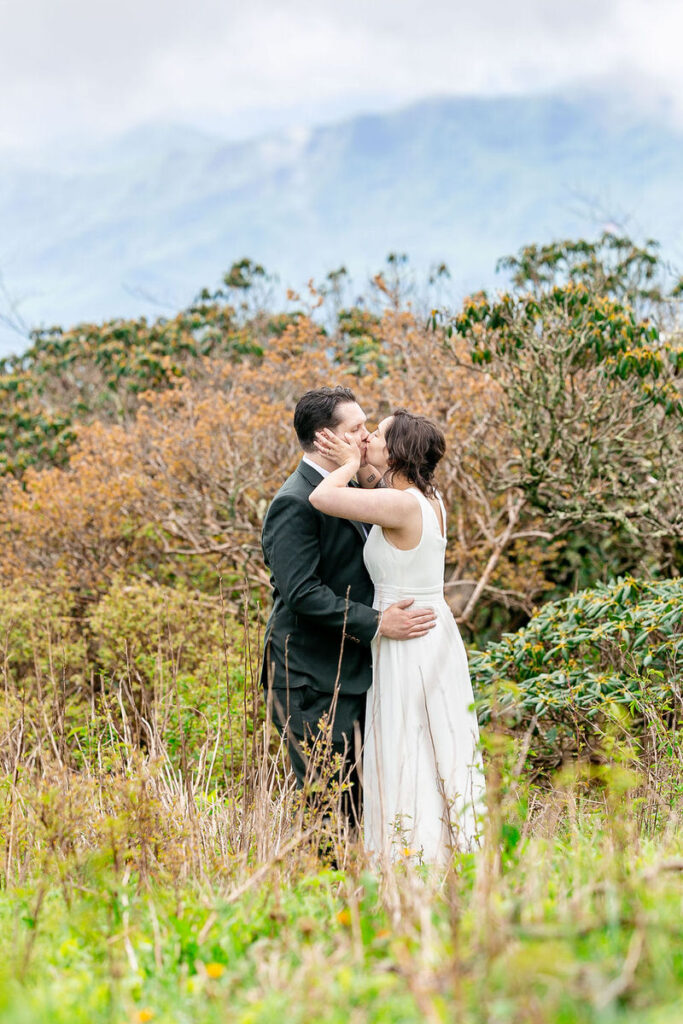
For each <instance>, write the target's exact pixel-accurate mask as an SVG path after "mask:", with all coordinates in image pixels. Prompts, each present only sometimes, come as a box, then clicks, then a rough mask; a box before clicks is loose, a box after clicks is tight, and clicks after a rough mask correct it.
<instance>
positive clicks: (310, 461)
mask: <svg viewBox="0 0 683 1024" xmlns="http://www.w3.org/2000/svg"><path fill="white" fill-rule="evenodd" d="M302 460H303V461H304V462H305V463H306V465H307V466H310V467H311V469H315V470H316V472H318V473H320V475H321V476H329V475H330V473H331V472H332V471H331V470H330V469H323V467H322V466H319V465H318V463H317V462H314V461H313V459H309V457H308V455H304V456H302Z"/></svg>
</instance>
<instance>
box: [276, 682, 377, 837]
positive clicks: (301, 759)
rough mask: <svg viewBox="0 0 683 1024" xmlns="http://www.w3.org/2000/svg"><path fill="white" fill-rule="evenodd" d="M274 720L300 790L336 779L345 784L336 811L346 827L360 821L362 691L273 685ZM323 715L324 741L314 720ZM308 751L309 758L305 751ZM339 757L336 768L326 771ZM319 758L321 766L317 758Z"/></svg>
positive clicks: (363, 713) (363, 707)
mask: <svg viewBox="0 0 683 1024" xmlns="http://www.w3.org/2000/svg"><path fill="white" fill-rule="evenodd" d="M270 698H271V714H272V719H273V722H274V724H275V726H276V728H277V730H278V732H279V733H280V735H281V736H283V738H284V740H285V742H286V744H287V751H288V753H289V758H290V761H291V763H292V768H293V770H294V774H295V775H296V780H297V785H298V786H299V788H307V789H308V788H310V789H311V790H312V791H315V786H316V784H317V783H320V782H322V784H323V785H329V784H330V783H331V782H332V781H334V780H335V779H339V781H340V782H342V783H346V786H345V788H344V790H343V792H342V795H341V812H342V814H343V815H344V816H345V817H346V818H347V820H348V823H349V826H350V827H351V828H357V827H358V826H359V824H360V820H361V811H362V793H361V778H360V774H359V769H360V765H361V744H362V741H363V730H364V727H365V702H366V694H365V693H353V694H342V693H337V694H336V697H335V695H333V694H331V693H321V692H320V691H318V690H314V689H313V688H312V687H310V686H300V687H293V688H289V689H284V688H280V687H273V689H272V690H271V693H270ZM325 716H327V721H328V722H330V723H331V729H330V732H329V734H328V736H329V743H328V744H325V743H324V741H323V737H322V736H321V733H320V728H319V722H320V720H321V719H322V718H324V717H325ZM307 749H308V750H309V751H311V752H312V753H311V756H309V755H307V753H306V750H307ZM335 755H339V758H340V761H341V770H340V772H334V773H331V772H330V765H331V763H332V762H333V759H334V758H335ZM321 759H322V764H319V763H318V762H319V761H320V760H321Z"/></svg>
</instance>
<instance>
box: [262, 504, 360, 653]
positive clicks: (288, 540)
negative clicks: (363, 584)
mask: <svg viewBox="0 0 683 1024" xmlns="http://www.w3.org/2000/svg"><path fill="white" fill-rule="evenodd" d="M318 527H319V523H318V519H317V514H316V512H315V510H314V509H313V507H312V506H311V505H310V504H309V502H308V501H306V502H304V501H301V500H299V499H296V498H291V497H287V498H279V499H276V500H275V501H274V502H273V504H272V505H271V507H270V509H269V511H268V515H267V517H266V521H265V523H264V527H263V554H264V556H265V560H266V564H267V565H268V567H269V569H270V571H271V572H272V574H273V578H274V580H275V585H276V586H277V589H278V591H279V593H280V595H281V597H282V600H283V601H284V603H285V604H286V605H287V607H288V608H289V609H290V610H291V611H292V612H294V614H295V615H305V616H306V618H308V619H311V620H313V621H315V622H317V623H319V624H320V625H321V626H327V627H330V628H333V629H335V628H336V629H339V630H341V629H342V628H343V627H344V621H346V635H347V636H350V637H352V638H353V639H355V640H359V641H360V642H361V643H364V644H369V643H370V641H371V640H372V638H373V637H374V635H375V633H376V632H377V625H378V621H379V616H378V613H377V612H376V611H375V610H374V609H373V608H370V607H369V606H368V605H366V604H362V603H361V602H359V601H351V600H347V599H346V597H339V595H337V594H335V592H334V591H333V590H331V589H330V587H328V586H327V585H326V584H325V583H323V582H322V580H321V579H320V577H319V575H318V565H319V563H320V539H319V534H318Z"/></svg>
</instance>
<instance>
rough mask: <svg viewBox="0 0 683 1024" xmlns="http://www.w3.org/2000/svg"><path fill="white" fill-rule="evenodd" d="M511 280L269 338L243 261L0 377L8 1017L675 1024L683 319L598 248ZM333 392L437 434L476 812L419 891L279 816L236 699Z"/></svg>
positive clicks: (256, 727)
mask: <svg viewBox="0 0 683 1024" xmlns="http://www.w3.org/2000/svg"><path fill="white" fill-rule="evenodd" d="M508 270H509V271H510V273H511V280H512V283H511V286H510V288H509V290H508V291H507V292H505V293H501V294H500V295H498V296H486V295H484V294H480V295H477V296H472V297H471V298H469V299H468V300H466V301H465V303H463V305H462V306H461V307H460V308H459V309H457V310H440V311H437V310H432V309H429V310H427V311H426V312H425V311H424V310H422V309H421V308H420V307H419V303H418V302H417V300H416V299H415V297H414V296H412V297H411V292H410V288H409V287H408V286H407V285H406V281H408V284H409V283H410V282H409V278H406V268H405V266H404V265H403V264H402V262H401V260H399V259H398V258H396V257H393V258H391V259H390V260H389V262H388V264H387V267H386V268H384V270H383V271H382V272H379V273H378V275H377V276H376V278H375V280H374V282H373V285H372V288H371V291H370V293H369V296H368V298H367V301H365V302H364V303H360V304H359V303H355V304H354V303H350V302H348V301H346V300H347V296H345V293H344V281H343V274H341V273H337V274H333V275H330V276H329V277H328V279H326V281H325V282H324V283H322V284H321V285H319V286H313V285H312V286H311V289H310V294H309V295H307V296H301V295H291V296H290V307H289V308H288V309H287V310H285V311H278V312H273V311H272V310H271V309H269V308H268V306H267V302H266V299H267V293H266V291H264V287H265V280H266V275H265V272H264V271H263V269H262V268H260V267H258V266H255V265H254V264H252V263H250V262H249V261H242V262H241V263H239V264H235V265H234V266H233V267H232V268H231V270H230V271H229V272H228V273H227V274H226V275H225V278H224V280H223V282H222V283H221V285H220V286H219V288H217V289H215V290H213V291H208V290H207V291H206V292H204V293H202V295H201V296H198V297H197V301H196V303H195V304H193V306H192V307H191V308H190V309H188V310H185V311H182V312H181V313H179V314H178V316H177V317H176V318H174V319H171V320H164V321H157V322H154V323H147V322H146V321H136V322H128V321H127V322H113V323H110V324H104V325H87V324H85V325H78V326H77V327H74V328H72V329H69V330H62V329H59V328H55V329H53V330H51V331H46V332H38V333H37V334H36V335H35V336H34V337H33V338H32V344H31V347H30V348H29V349H28V351H27V352H26V353H25V354H24V355H23V356H22V357H20V358H17V359H14V360H5V361H4V363H3V365H2V367H1V368H0V369H1V371H2V373H1V374H0V392H1V393H2V395H3V402H2V407H1V408H0V444H1V445H2V454H1V458H2V470H3V477H2V481H1V483H0V503H1V505H2V510H1V513H0V584H1V586H0V655H1V658H0V662H1V667H2V669H1V670H2V687H1V689H2V695H1V698H0V708H1V711H0V761H1V770H0V786H1V788H2V799H1V801H0V815H1V817H2V828H1V830H0V834H1V837H2V839H1V841H2V849H1V851H0V853H1V862H0V864H1V866H0V872H1V875H0V877H1V879H2V886H1V888H0V918H1V920H2V926H1V927H0V964H1V965H2V966H0V1021H7V1022H12V1024H15V1022H16V1024H21V1022H24V1021H26V1022H27V1024H28V1022H31V1024H39V1022H48V1021H49V1022H61V1021H64V1022H67V1021H68V1022H70V1024H71V1022H74V1024H78V1022H79V1021H84V1022H85V1021H88V1022H92V1021H103V1022H104V1021H106V1022H112V1024H133V1022H137V1024H141V1022H168V1024H181V1022H186V1021H187V1022H190V1021H192V1022H193V1024H194V1022H207V1024H208V1022H212V1021H219V1020H220V1021H226V1020H229V1021H233V1020H234V1021H240V1022H271V1021H279V1020H287V1021H293V1022H318V1021H321V1022H322V1021H329V1022H337V1021H339V1022H342V1021H344V1022H346V1021H352V1022H354V1021H357V1022H365V1021H373V1022H374V1021H377V1022H382V1021H386V1022H389V1021H392V1022H393V1021H401V1022H403V1021H406V1022H407V1021H423V1020H427V1021H451V1020H458V1021H463V1022H472V1024H475V1022H476V1024H478V1022H482V1024H484V1022H485V1024H498V1022H500V1024H508V1022H512V1024H517V1022H519V1024H526V1022H533V1024H535V1022H538V1024H547V1022H553V1024H555V1022H557V1024H564V1022H567V1024H568V1022H572V1024H573V1022H584V1021H585V1022H591V1024H592V1022H596V1024H598V1022H600V1024H611V1022H625V1024H628V1022H633V1024H635V1022H638V1024H669V1022H671V1024H673V1022H678V1021H679V1020H680V1019H681V1017H682V1015H683V941H682V940H683V934H682V933H683V924H682V923H681V922H683V885H682V884H681V883H682V880H683V878H682V873H683V838H682V831H681V824H682V822H681V818H682V815H683V731H682V727H681V717H682V716H681V712H682V711H683V678H682V663H683V630H682V619H683V616H682V615H681V608H682V607H683V580H682V578H681V575H680V567H681V562H682V560H681V541H682V538H683V519H682V509H683V491H682V488H683V425H682V423H681V420H682V419H683V400H682V399H681V376H680V374H681V369H682V368H683V346H682V345H681V334H680V330H679V328H678V327H677V320H676V315H677V313H676V310H677V306H676V303H677V301H678V300H677V295H678V294H679V292H677V290H676V288H675V287H672V286H671V285H669V286H666V287H665V284H664V280H663V278H662V277H661V276H659V275H660V271H661V268H660V267H659V265H658V262H657V257H656V250H655V248H654V247H652V246H650V247H645V248H643V249H640V248H638V247H637V246H635V245H633V243H631V242H630V241H629V240H627V239H615V238H613V237H607V236H606V237H603V238H602V239H601V240H598V241H597V242H595V243H587V242H583V241H579V242H571V243H569V242H568V243H562V244H558V245H556V246H554V247H545V248H542V247H535V246H531V247H528V248H527V249H526V250H524V251H522V252H521V253H520V254H518V255H517V256H516V257H514V258H510V260H509V261H508ZM331 381H332V382H334V383H345V384H350V385H351V386H352V387H353V388H354V390H355V391H356V393H357V394H358V397H359V400H360V401H361V402H362V403H363V404H364V405H365V406H366V407H367V409H368V410H369V411H370V410H371V411H372V412H373V414H374V413H377V414H378V415H381V414H383V412H384V411H386V410H387V409H390V408H392V407H393V406H395V405H399V404H401V405H406V406H408V407H409V408H414V409H416V410H419V411H420V412H423V413H426V414H428V415H432V416H433V417H434V418H435V419H437V420H438V421H439V422H440V423H441V424H442V425H443V426H444V429H445V432H446V435H447V441H448V453H447V457H446V459H445V460H444V466H443V471H442V474H441V479H440V481H439V482H440V485H441V489H442V492H443V494H444V497H445V500H446V505H447V507H448V509H449V513H450V514H449V523H448V537H449V545H448V551H447V556H446V557H447V590H446V593H447V595H448V598H449V601H450V603H451V606H452V608H453V612H454V614H455V615H456V618H457V619H458V622H459V623H460V628H461V630H462V633H463V636H464V638H465V640H466V643H467V645H468V649H469V652H470V663H471V668H472V675H473V681H474V684H475V694H476V700H477V705H478V710H479V715H480V721H481V723H482V743H483V748H484V758H485V765H486V775H487V808H486V812H485V814H484V815H483V816H482V822H481V829H482V836H481V845H480V848H479V849H478V850H477V851H476V852H474V853H455V854H454V856H453V862H452V864H451V866H450V868H449V870H448V871H447V872H445V873H444V872H441V873H436V872H434V871H433V870H431V869H430V868H429V867H428V866H426V865H423V864H422V863H421V860H420V854H419V851H417V850H411V849H409V848H407V847H405V846H403V845H402V842H401V837H400V836H399V835H397V842H396V859H395V863H394V864H393V865H392V866H390V867H389V866H385V867H384V868H383V869H382V870H379V869H378V868H377V865H375V864H373V863H371V862H370V861H369V860H368V858H367V857H366V855H365V854H364V852H363V850H362V847H361V846H360V845H359V844H358V843H357V842H356V841H355V840H354V839H353V838H352V837H351V836H349V835H348V833H347V832H346V831H345V829H344V826H343V823H342V821H341V820H340V819H339V818H338V816H335V813H334V812H335V801H336V800H337V798H338V794H337V793H335V792H334V789H333V788H331V789H330V790H329V791H328V792H325V791H323V792H322V793H320V794H319V796H318V799H317V800H312V801H309V802H308V803H305V802H302V801H301V799H300V798H299V796H298V794H297V792H296V790H295V788H294V786H293V781H292V776H291V773H290V772H289V770H288V767H287V763H286V759H285V757H284V755H283V751H282V749H281V745H280V743H279V737H278V736H277V734H276V733H274V732H273V730H272V728H271V727H270V726H269V724H268V715H267V713H266V710H267V709H266V708H265V707H264V695H263V694H262V692H261V691H260V688H259V686H258V682H257V680H258V669H259V663H260V657H261V644H262V635H263V626H264V621H265V616H266V615H267V610H268V581H267V575H266V573H265V570H264V567H263V564H262V562H261V558H260V550H259V527H260V522H261V521H262V518H263V514H264V512H265V508H266V507H267V502H268V500H269V497H270V496H272V494H273V493H274V491H275V489H276V488H277V486H278V485H279V482H280V481H281V480H282V479H283V478H284V476H285V475H286V473H287V472H288V471H289V470H290V469H291V468H292V467H293V466H294V465H295V464H296V460H297V451H296V445H295V444H294V443H293V436H292V431H291V426H290V420H291V409H292V406H293V401H294V400H295V397H296V396H297V395H298V394H300V393H301V391H302V390H304V389H305V387H307V386H314V385H315V384H317V383H319V382H320V383H323V382H325V383H329V382H331Z"/></svg>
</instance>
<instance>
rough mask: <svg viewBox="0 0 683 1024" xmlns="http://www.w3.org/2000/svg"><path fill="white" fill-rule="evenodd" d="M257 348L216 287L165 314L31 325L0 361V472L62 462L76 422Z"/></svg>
mask: <svg viewBox="0 0 683 1024" xmlns="http://www.w3.org/2000/svg"><path fill="white" fill-rule="evenodd" d="M262 352H263V349H262V346H261V344H260V342H259V340H258V338H257V336H256V333H255V331H254V330H253V329H252V330H246V329H245V328H244V327H242V326H238V324H237V323H236V321H235V311H234V309H233V308H232V307H231V306H229V305H226V304H225V302H224V301H222V293H220V294H219V295H218V297H215V296H211V295H210V294H209V293H208V292H205V293H202V295H201V296H199V298H198V299H197V300H196V301H195V303H194V304H192V305H191V306H190V307H189V308H188V309H186V310H183V311H182V312H181V313H179V314H178V315H177V316H175V317H173V318H171V319H166V318H159V319H157V320H154V321H152V322H148V321H147V319H146V318H145V317H142V318H140V319H139V320H112V321H109V322H107V323H104V324H79V325H77V326H76V327H73V328H71V329H69V330H63V329H62V328H60V327H52V328H49V329H45V330H38V331H34V332H33V333H32V344H31V346H30V347H29V348H28V349H27V351H26V352H25V353H24V354H23V355H21V356H17V357H10V358H8V359H4V360H0V476H1V475H2V474H3V473H11V474H13V475H15V476H21V474H22V473H23V471H24V470H25V469H26V468H27V466H43V465H63V464H64V463H65V462H66V461H67V458H68V448H69V445H70V444H71V443H72V442H73V440H74V437H75V430H74V427H75V425H76V424H77V423H78V422H82V421H86V422H87V421H88V420H90V419H92V418H98V419H113V418H120V417H121V416H124V415H126V414H129V413H131V412H132V411H133V410H134V409H135V408H137V405H138V401H139V397H140V396H141V395H142V394H144V393H145V392H146V391H149V390H150V389H164V388H168V387H172V386H173V385H174V384H175V383H177V382H178V380H180V379H182V378H183V377H186V376H190V377H192V376H196V375H198V374H201V373H202V367H203V365H204V361H205V360H206V359H207V358H217V357H220V358H222V359H225V360H226V361H228V362H230V361H231V360H235V359H242V358H245V357H255V358H259V357H260V355H261V354H262Z"/></svg>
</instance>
